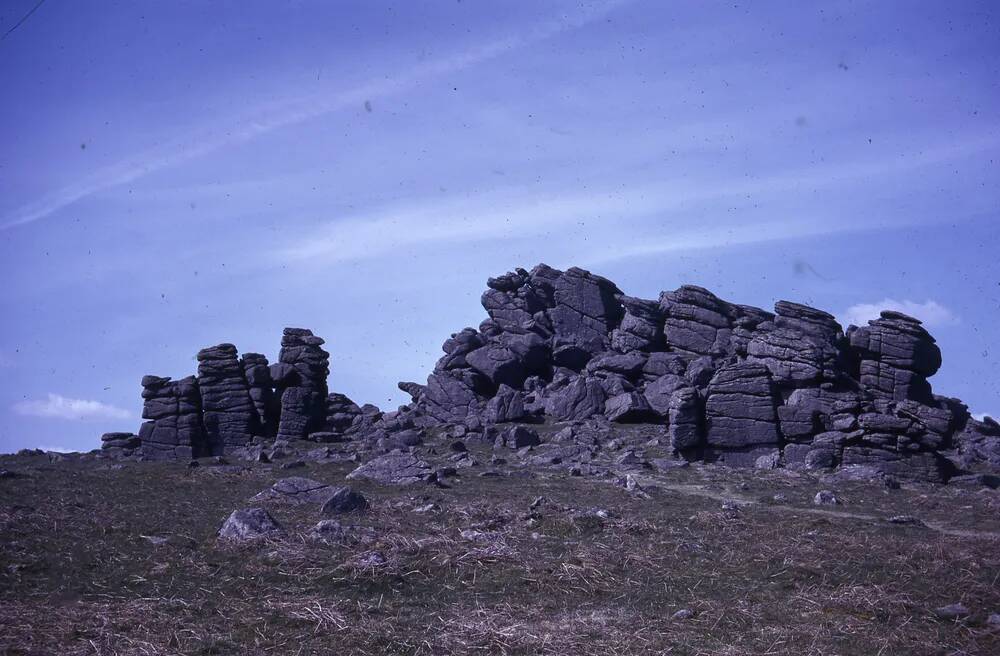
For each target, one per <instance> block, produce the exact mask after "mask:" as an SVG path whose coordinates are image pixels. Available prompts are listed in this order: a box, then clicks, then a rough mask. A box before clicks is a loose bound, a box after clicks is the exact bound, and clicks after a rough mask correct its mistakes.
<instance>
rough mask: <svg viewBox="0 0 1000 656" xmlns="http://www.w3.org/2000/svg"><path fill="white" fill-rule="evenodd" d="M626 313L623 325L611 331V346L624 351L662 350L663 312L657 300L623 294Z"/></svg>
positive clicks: (621, 299) (622, 301) (663, 345)
mask: <svg viewBox="0 0 1000 656" xmlns="http://www.w3.org/2000/svg"><path fill="white" fill-rule="evenodd" d="M619 300H620V301H621V304H622V305H623V306H624V307H625V315H624V316H623V317H622V322H621V325H620V326H618V328H615V329H614V330H613V331H612V332H611V348H612V349H614V350H616V351H621V352H622V353H627V352H629V351H662V350H663V348H664V347H665V344H664V341H663V313H662V311H661V310H660V305H659V303H657V302H656V301H647V300H645V299H641V298H635V297H632V296H622V297H621V298H620V299H619Z"/></svg>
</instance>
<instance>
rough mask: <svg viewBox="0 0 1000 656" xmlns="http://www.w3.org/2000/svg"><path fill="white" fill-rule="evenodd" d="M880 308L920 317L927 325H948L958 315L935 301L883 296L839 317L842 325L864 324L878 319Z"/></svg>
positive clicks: (848, 309) (953, 322)
mask: <svg viewBox="0 0 1000 656" xmlns="http://www.w3.org/2000/svg"><path fill="white" fill-rule="evenodd" d="M882 310H895V311H896V312H902V313H903V314H908V315H910V316H911V317H916V318H917V319H920V320H921V321H922V322H923V323H924V325H926V326H928V327H937V326H948V325H953V324H956V323H958V322H959V318H958V316H957V315H956V314H955V313H954V312H952V311H951V310H950V309H948V308H947V307H945V306H944V305H941V304H940V303H938V302H937V301H932V300H927V301H924V302H923V303H918V302H916V301H910V300H897V299H894V298H883V299H882V300H881V301H877V302H875V303H858V304H856V305H852V306H851V307H849V308H847V309H846V310H844V312H843V313H842V314H841V319H842V322H843V323H844V325H845V326H846V325H848V324H852V323H853V324H854V325H856V326H864V325H866V324H867V323H868V321H869V320H871V319H878V317H879V313H880V312H882Z"/></svg>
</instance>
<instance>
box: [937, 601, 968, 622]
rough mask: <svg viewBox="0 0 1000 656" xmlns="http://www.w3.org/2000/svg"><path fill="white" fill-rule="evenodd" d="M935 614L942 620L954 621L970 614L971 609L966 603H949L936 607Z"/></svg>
mask: <svg viewBox="0 0 1000 656" xmlns="http://www.w3.org/2000/svg"><path fill="white" fill-rule="evenodd" d="M934 615H936V616H937V618H938V619H940V620H945V621H950V622H954V621H957V620H961V619H965V618H966V617H968V616H969V609H968V608H966V607H965V605H964V604H961V603H956V604H948V605H947V606H941V607H939V608H935V609H934Z"/></svg>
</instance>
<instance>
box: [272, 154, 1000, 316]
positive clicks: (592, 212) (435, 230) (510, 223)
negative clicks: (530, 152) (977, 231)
mask: <svg viewBox="0 0 1000 656" xmlns="http://www.w3.org/2000/svg"><path fill="white" fill-rule="evenodd" d="M990 143H992V142H990ZM986 147H987V145H984V144H983V143H982V142H968V143H965V142H962V143H958V144H954V143H949V144H945V145H942V146H940V147H938V148H929V149H927V150H925V151H924V152H923V153H921V155H920V156H913V157H893V158H885V159H876V160H869V161H852V162H844V163H838V164H831V165H827V166H824V167H817V168H815V169H813V170H811V171H806V172H800V171H778V172H775V173H774V174H772V175H769V176H764V177H760V178H758V179H754V180H745V181H739V182H735V183H734V182H733V181H732V180H731V179H728V178H724V179H702V180H685V181H683V182H676V183H671V182H663V181H651V182H650V181H645V182H631V183H629V184H625V185H617V186H607V187H605V188H604V189H603V190H600V191H591V192H578V191H569V192H566V191H558V192H555V191H540V190H534V189H531V188H509V189H500V190H494V191H490V192H483V193H474V194H469V195H464V196H452V197H450V198H444V199H441V198H431V199H408V200H407V201H406V202H405V203H400V204H390V205H386V206H383V207H380V208H375V209H373V210H371V211H368V212H364V213H359V214H354V215H349V216H344V217H341V218H336V219H332V220H328V221H326V222H325V223H324V224H321V225H320V226H319V227H318V228H317V229H316V230H315V231H313V232H311V233H310V234H309V235H308V237H307V238H304V239H300V240H296V241H293V242H290V243H286V244H284V245H282V246H279V247H278V248H277V249H276V250H274V251H273V252H272V258H271V259H272V260H273V261H275V262H277V263H282V264H283V263H289V262H303V261H306V260H315V259H320V258H322V260H323V262H324V263H327V264H331V263H337V262H345V261H356V260H363V259H370V258H375V257H379V256H383V255H386V254H389V253H394V252H403V251H404V249H407V248H412V247H420V246H434V245H448V244H464V243H475V242H481V241H484V240H490V239H500V238H504V239H516V238H528V237H535V238H552V237H558V241H559V242H561V243H570V242H572V243H577V244H578V246H580V247H582V246H585V245H586V246H587V249H586V250H587V251H590V252H589V253H587V254H581V251H580V249H579V248H578V249H577V253H578V255H577V262H578V263H579V264H586V265H595V264H602V263H606V262H611V261H615V260H620V259H623V258H626V257H636V256H644V255H654V254H657V253H668V252H675V251H680V250H688V249H697V248H705V247H709V246H739V245H749V244H756V243H767V242H774V241H780V240H784V239H796V238H802V237H812V236H822V235H830V234H837V233H844V232H856V231H864V230H869V229H878V228H882V227H886V225H888V224H890V223H891V225H897V224H899V223H900V221H895V222H884V223H882V224H873V223H871V222H858V221H855V222H851V221H850V220H847V219H845V220H834V219H832V218H831V217H829V216H826V215H825V214H822V213H821V212H816V213H814V214H813V215H811V216H803V217H798V218H797V219H796V220H795V221H792V222H790V221H788V220H787V218H785V217H782V218H781V219H778V220H770V219H769V220H761V221H752V220H748V218H750V217H751V216H752V214H750V212H749V210H748V212H747V213H746V214H744V215H741V216H740V218H739V220H734V221H732V222H730V223H724V222H717V221H708V222H705V221H700V222H699V221H696V222H692V221H691V220H690V219H691V216H692V215H693V214H694V213H695V212H696V211H698V210H704V209H706V208H707V207H708V206H710V205H711V204H712V203H719V202H724V203H727V204H729V205H731V204H734V203H741V202H743V201H745V200H746V199H748V198H753V199H755V200H758V201H759V200H762V199H764V198H767V197H770V198H772V199H777V200H780V199H782V198H783V197H785V196H786V195H787V194H788V193H790V192H793V191H796V190H801V189H810V190H819V189H825V188H833V187H837V186H838V185H843V184H849V183H852V182H854V181H855V180H857V179H865V180H871V179H878V178H880V177H883V176H891V175H898V174H901V173H905V172H908V171H911V170H913V169H916V168H920V167H922V166H926V165H929V164H936V163H940V162H942V161H950V160H952V159H956V158H962V157H966V156H969V155H971V154H974V153H976V152H979V151H981V150H982V149H984V148H986ZM679 212H683V213H684V216H683V217H680V218H679V219H678V220H677V221H674V222H670V221H668V219H670V218H671V217H670V215H671V213H674V214H676V213H679ZM712 215H713V216H719V217H725V216H726V212H725V211H724V210H720V211H717V212H713V214H712ZM588 240H589V241H590V242H591V243H590V244H589V245H588V244H584V243H583V242H586V241H588ZM594 242H597V243H599V244H600V246H599V247H597V248H596V249H595V248H592V246H593V243H594ZM581 257H582V258H583V260H581ZM875 316H877V313H876V315H875ZM929 316H930V317H931V320H935V319H940V318H941V314H940V313H939V312H938V313H937V314H935V313H934V312H933V311H931V312H930V313H929Z"/></svg>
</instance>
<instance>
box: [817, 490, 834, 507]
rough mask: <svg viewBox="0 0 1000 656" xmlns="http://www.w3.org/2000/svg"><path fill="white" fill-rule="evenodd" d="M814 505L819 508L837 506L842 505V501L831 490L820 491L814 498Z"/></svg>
mask: <svg viewBox="0 0 1000 656" xmlns="http://www.w3.org/2000/svg"><path fill="white" fill-rule="evenodd" d="M813 503H814V504H816V505H817V506H836V505H839V504H840V499H838V498H837V495H835V494H834V493H833V492H831V491H830V490H820V491H819V492H817V493H816V496H815V497H813Z"/></svg>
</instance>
